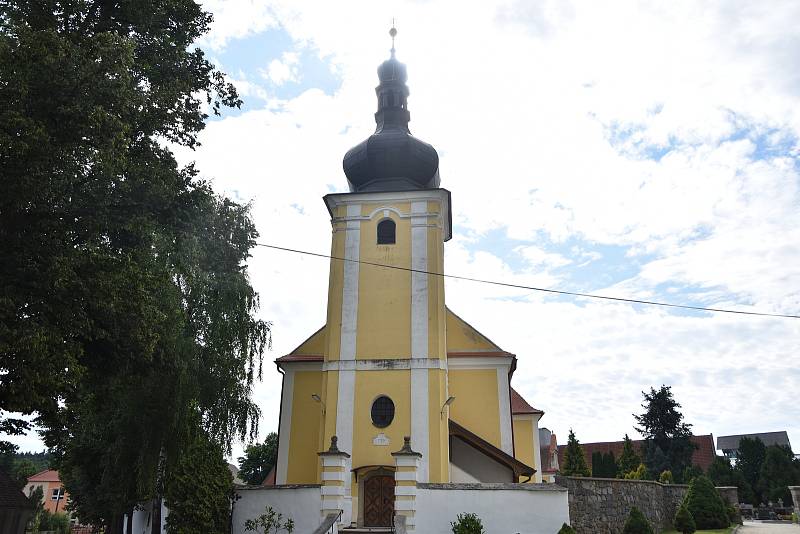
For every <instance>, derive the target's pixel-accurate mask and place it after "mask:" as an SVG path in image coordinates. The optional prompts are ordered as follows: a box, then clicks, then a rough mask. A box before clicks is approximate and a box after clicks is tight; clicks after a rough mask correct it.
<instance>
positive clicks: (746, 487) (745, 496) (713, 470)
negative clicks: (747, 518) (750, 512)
mask: <svg viewBox="0 0 800 534" xmlns="http://www.w3.org/2000/svg"><path fill="white" fill-rule="evenodd" d="M706 476H708V478H710V479H711V481H712V482H713V483H714V485H715V486H736V487H737V488H738V489H739V492H738V494H739V500H740V501H741V502H746V503H751V504H752V503H753V500H754V497H755V495H754V494H753V488H751V487H750V484H748V483H747V480H746V479H745V478H744V475H743V474H742V472H741V471H740V470H739V469H736V468H735V467H733V466H732V465H731V462H730V460H728V459H727V458H725V457H722V456H715V457H714V461H713V462H712V463H711V465H710V466H709V468H708V472H707V473H706Z"/></svg>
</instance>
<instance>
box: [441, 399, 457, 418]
mask: <svg viewBox="0 0 800 534" xmlns="http://www.w3.org/2000/svg"><path fill="white" fill-rule="evenodd" d="M454 400H456V398H455V397H453V396H452V395H451V396H449V397H447V400H446V401H444V404H442V410H441V411H440V412H439V416H440V417H444V409H445V408H447V407H448V406H450V405H451V404H453V401H454Z"/></svg>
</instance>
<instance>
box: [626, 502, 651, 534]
mask: <svg viewBox="0 0 800 534" xmlns="http://www.w3.org/2000/svg"><path fill="white" fill-rule="evenodd" d="M622 534H654V532H653V527H651V526H650V522H649V521H648V520H647V518H646V517H645V516H644V514H643V513H642V511H641V510H639V509H638V508H636V507H635V506H634V507H633V508H631V511H630V513H629V514H628V519H627V521H625V528H623V529H622Z"/></svg>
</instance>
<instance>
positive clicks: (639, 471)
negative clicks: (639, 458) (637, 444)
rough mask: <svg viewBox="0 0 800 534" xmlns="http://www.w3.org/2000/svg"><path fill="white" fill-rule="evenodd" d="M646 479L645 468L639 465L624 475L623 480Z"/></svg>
mask: <svg viewBox="0 0 800 534" xmlns="http://www.w3.org/2000/svg"><path fill="white" fill-rule="evenodd" d="M646 479H647V467H645V465H644V464H639V467H637V468H636V469H634V470H633V471H629V472H627V473H625V480H646Z"/></svg>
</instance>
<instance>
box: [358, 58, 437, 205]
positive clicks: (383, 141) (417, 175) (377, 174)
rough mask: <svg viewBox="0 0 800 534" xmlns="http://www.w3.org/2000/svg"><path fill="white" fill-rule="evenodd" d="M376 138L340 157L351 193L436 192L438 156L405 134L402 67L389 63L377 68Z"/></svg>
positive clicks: (405, 91)
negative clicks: (434, 189) (424, 190)
mask: <svg viewBox="0 0 800 534" xmlns="http://www.w3.org/2000/svg"><path fill="white" fill-rule="evenodd" d="M378 79H379V80H380V85H378V87H377V88H376V89H375V93H376V94H377V96H378V111H377V113H375V123H376V124H377V127H376V128H375V133H374V134H372V135H371V136H369V138H367V139H366V140H365V141H362V142H361V143H359V144H358V145H356V146H354V147H353V148H351V149H350V150H348V151H347V154H345V155H344V161H343V162H342V166H343V167H344V173H345V175H347V181H348V182H349V183H350V191H353V192H357V191H406V190H413V189H429V188H435V187H439V154H437V153H436V149H434V148H433V147H432V146H431V145H429V144H428V143H425V142H423V141H420V140H419V139H417V138H416V137H414V136H413V135H411V132H410V131H409V130H408V122H409V121H410V120H411V115H410V114H409V112H408V106H407V99H408V94H409V92H408V87H407V86H406V79H407V73H406V66H405V65H403V64H402V63H400V62H399V61H397V59H395V57H394V49H392V57H391V58H389V59H388V60H386V61H384V62H383V63H382V64H381V65H380V67H378Z"/></svg>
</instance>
